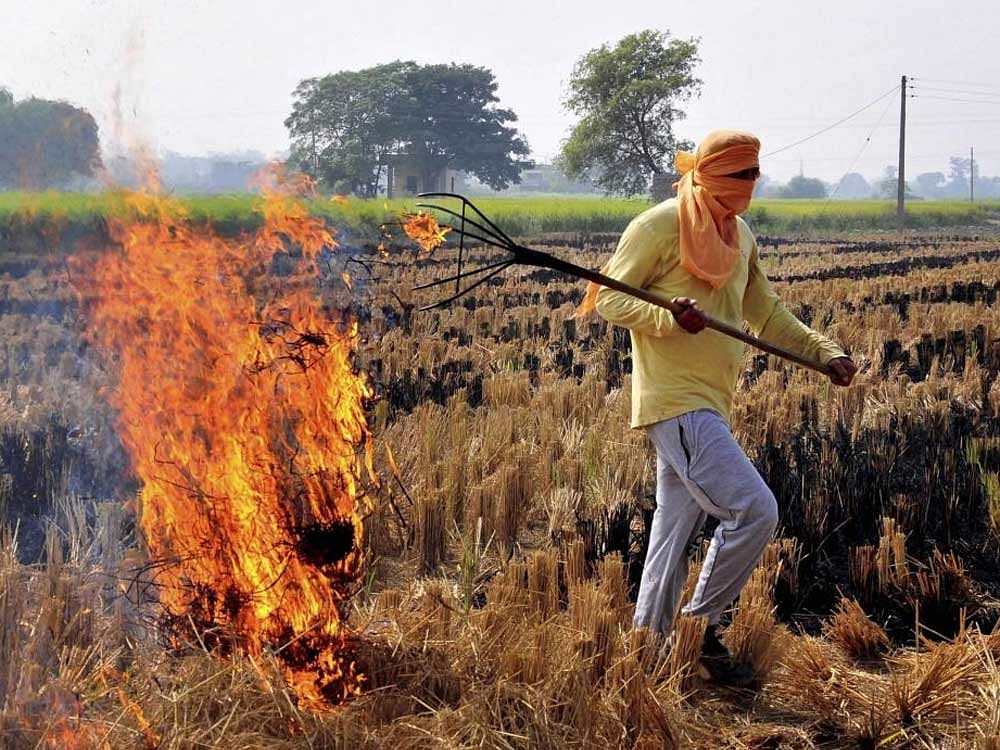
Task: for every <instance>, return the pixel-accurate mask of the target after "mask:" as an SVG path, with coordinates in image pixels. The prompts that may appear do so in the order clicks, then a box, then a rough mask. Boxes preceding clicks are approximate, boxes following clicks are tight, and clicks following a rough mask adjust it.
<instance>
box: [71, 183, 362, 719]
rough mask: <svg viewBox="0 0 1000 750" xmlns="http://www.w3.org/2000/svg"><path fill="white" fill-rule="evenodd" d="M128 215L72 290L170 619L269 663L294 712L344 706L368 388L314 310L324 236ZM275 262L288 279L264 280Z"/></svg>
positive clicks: (267, 225) (296, 228)
mask: <svg viewBox="0 0 1000 750" xmlns="http://www.w3.org/2000/svg"><path fill="white" fill-rule="evenodd" d="M302 187H303V186H302V185H296V190H297V191H298V190H300V189H301V188H302ZM128 200H129V202H130V203H131V204H132V205H133V207H134V208H135V209H136V212H137V214H138V215H139V216H140V217H141V218H140V219H139V220H138V221H135V222H133V223H130V224H118V225H115V226H113V228H112V231H113V236H114V238H115V240H116V241H117V243H118V244H119V245H120V247H119V249H117V250H113V251H108V252H107V253H104V254H102V255H101V256H100V258H99V259H98V261H97V263H96V267H94V268H92V269H91V268H86V267H84V266H83V265H82V264H81V267H80V268H79V269H78V276H85V277H86V278H87V279H88V281H86V282H82V286H83V288H82V289H81V292H83V293H84V295H85V296H86V295H93V297H94V298H95V299H96V302H95V304H94V308H93V310H92V311H91V315H90V319H89V327H88V336H89V337H90V339H91V340H93V341H95V342H98V343H100V344H101V345H103V346H105V347H107V348H108V349H109V350H111V351H113V352H114V353H115V354H116V356H117V365H118V368H119V385H118V388H117V391H116V392H115V394H114V395H113V398H112V401H113V405H114V406H115V407H116V408H117V409H118V411H119V419H118V428H119V433H120V435H121V438H122V441H123V442H124V444H125V446H126V447H127V449H128V451H129V455H130V457H131V460H132V465H133V470H134V471H135V473H136V474H137V475H138V477H139V478H140V479H141V480H142V485H143V488H142V493H141V496H140V498H139V523H140V526H141V527H142V531H143V537H144V539H145V542H146V546H147V548H148V553H149V556H150V558H151V559H152V560H155V561H158V562H159V563H162V564H164V567H163V568H162V570H161V571H160V573H159V574H158V577H157V582H158V583H159V584H160V586H159V589H158V592H159V600H160V603H161V605H162V607H163V608H164V610H165V614H166V617H167V620H168V622H171V621H172V622H174V623H177V626H178V627H184V624H185V623H190V622H194V623H195V624H196V626H198V627H199V629H201V630H203V631H204V632H206V633H209V634H214V635H205V636H204V637H205V638H209V639H215V640H214V645H215V646H216V647H217V648H219V649H220V650H223V651H224V650H226V649H229V648H233V647H235V648H237V649H239V650H241V651H244V652H246V653H249V654H250V655H252V656H255V657H259V656H261V655H263V654H264V653H265V651H270V652H272V653H277V654H278V658H279V660H280V662H281V665H282V669H283V672H284V676H285V678H286V680H287V681H288V683H289V684H290V686H291V687H292V688H293V689H294V690H295V692H296V693H297V694H298V696H299V698H300V700H301V701H302V702H303V703H304V704H306V705H311V706H314V707H321V706H324V705H327V704H328V703H330V702H337V701H340V700H342V699H344V698H346V697H348V696H350V695H353V694H356V693H358V692H359V691H360V687H361V682H362V677H361V676H360V675H359V674H358V670H357V667H356V666H355V664H354V662H353V660H352V659H351V657H350V656H349V651H348V637H349V634H348V633H347V631H346V629H345V625H344V624H343V619H344V618H343V607H344V606H345V604H346V600H347V598H348V597H349V596H350V594H351V592H352V591H353V590H354V588H355V586H356V584H355V581H356V579H357V578H358V576H359V575H360V572H361V564H362V552H361V538H362V537H361V534H362V526H361V518H362V516H363V515H364V513H365V508H364V507H359V503H360V500H359V498H358V493H357V489H356V480H357V477H358V472H359V469H361V468H362V467H361V459H360V456H359V446H363V445H365V444H366V443H367V441H368V430H367V425H366V421H365V412H364V401H365V399H366V398H367V397H368V396H369V389H368V385H367V383H366V381H365V379H364V378H363V376H361V375H360V374H359V373H357V372H356V371H355V369H354V367H353V364H352V355H353V351H354V348H355V345H356V342H357V329H356V324H355V323H353V322H351V321H340V320H331V319H329V317H328V316H327V315H326V314H325V313H324V307H323V305H322V303H321V300H319V299H318V298H317V295H316V288H317V286H318V285H317V283H316V282H317V277H318V274H319V266H318V263H317V260H318V256H319V254H320V252H321V251H324V249H329V248H333V247H336V244H335V242H334V240H333V237H332V236H331V234H330V233H329V231H328V230H327V229H326V228H325V226H324V225H323V224H322V223H321V222H320V221H318V220H316V219H314V218H312V217H310V216H309V215H308V214H307V213H306V211H305V208H304V207H303V206H302V205H301V203H300V202H299V201H297V200H292V199H291V198H289V197H287V196H284V195H279V194H272V195H270V196H268V197H267V198H266V201H265V204H264V207H263V213H264V226H263V228H262V229H261V230H259V231H258V232H257V233H256V234H254V235H253V236H250V237H246V238H243V239H240V240H235V241H233V240H224V239H222V238H220V237H217V236H215V235H213V234H212V233H211V232H209V231H207V230H204V229H201V228H196V227H194V226H192V225H191V224H189V223H188V222H186V221H184V220H183V219H182V218H180V219H179V218H178V216H179V215H180V212H179V211H178V208H177V207H176V206H173V205H172V204H171V203H170V202H169V201H168V200H167V199H164V198H160V197H156V196H150V195H146V194H141V193H138V194H132V195H130V196H129V197H128ZM289 247H293V248H295V249H296V252H295V253H292V254H290V255H289V257H293V258H297V259H298V260H297V262H296V267H295V270H294V271H293V272H291V273H284V272H283V273H282V274H280V275H279V274H273V273H271V272H270V269H271V268H272V265H273V263H272V262H273V260H274V258H275V255H276V253H288V248H289Z"/></svg>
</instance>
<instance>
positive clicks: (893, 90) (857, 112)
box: [761, 86, 897, 158]
mask: <svg viewBox="0 0 1000 750" xmlns="http://www.w3.org/2000/svg"><path fill="white" fill-rule="evenodd" d="M896 91H897V87H896V86H893V87H892V88H891V89H889V90H888V91H886V92H885V93H884V94H882V95H881V96H879V97H877V98H875V99H872V100H871V101H870V102H868V104H866V105H865V106H863V107H862V108H861V109H858V110H855V111H854V112H852V113H851V114H849V115H848V116H847V117H844V118H841V119H840V120H837V122H835V123H833V124H832V125H827V126H826V127H825V128H823V129H822V130H818V131H816V132H815V133H813V134H812V135H809V136H806V137H805V138H802V139H801V140H798V141H795V143H789V144H788V145H787V146H782V147H781V148H779V149H777V150H775V151H771V152H770V153H767V154H764V156H763V157H761V158H767V157H769V156H774V154H780V153H781V152H782V151H787V150H788V149H790V148H795V147H796V146H799V145H801V144H803V143H805V142H806V141H811V140H812V139H813V138H816V137H817V136H821V135H823V133H826V132H827V131H830V130H833V129H834V128H835V127H837V126H838V125H843V124H844V123H845V122H847V121H848V120H850V119H852V118H854V117H856V116H858V115H860V114H861V113H862V112H864V111H865V110H867V109H869V108H870V107H872V106H873V105H875V104H878V103H879V102H880V101H882V100H883V99H885V98H886V97H887V96H890V95H892V94H895V93H896Z"/></svg>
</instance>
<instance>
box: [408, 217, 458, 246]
mask: <svg viewBox="0 0 1000 750" xmlns="http://www.w3.org/2000/svg"><path fill="white" fill-rule="evenodd" d="M403 231H404V232H406V236H407V237H409V238H410V239H411V240H413V241H414V242H416V243H417V244H418V245H420V247H422V248H423V249H424V251H425V252H427V253H432V252H434V251H435V250H436V249H437V248H439V247H440V246H441V245H443V244H444V242H445V236H446V235H447V234H448V232H450V231H451V227H442V226H441V225H440V224H438V222H437V219H435V218H434V217H433V216H431V215H430V214H428V213H424V212H421V213H417V214H410V215H409V216H408V217H406V221H405V222H404V223H403Z"/></svg>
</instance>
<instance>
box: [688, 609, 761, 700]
mask: <svg viewBox="0 0 1000 750" xmlns="http://www.w3.org/2000/svg"><path fill="white" fill-rule="evenodd" d="M701 672H702V677H703V678H705V679H708V680H711V681H712V682H715V683H717V684H719V685H725V686H727V687H735V688H748V687H752V686H753V685H754V684H756V682H757V675H756V674H754V671H753V669H752V668H751V667H750V666H749V665H748V664H743V663H742V662H739V661H737V660H736V659H734V658H733V655H732V654H731V653H729V649H728V648H726V646H725V644H723V643H722V641H720V640H719V635H718V633H717V632H716V628H715V625H709V626H708V629H707V630H706V631H705V638H704V640H703V641H702V642H701Z"/></svg>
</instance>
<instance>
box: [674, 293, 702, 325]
mask: <svg viewBox="0 0 1000 750" xmlns="http://www.w3.org/2000/svg"><path fill="white" fill-rule="evenodd" d="M670 301H671V302H673V303H674V304H675V305H677V306H678V307H680V308H681V309H680V312H675V313H674V318H675V319H676V320H677V324H678V325H679V326H680V327H681V328H683V329H684V330H685V331H687V332H688V333H698V332H699V331H700V330H701V329H703V328H704V327H705V323H706V322H707V318H706V317H705V312H704V311H703V310H702V309H701V308H700V307H698V303H697V302H696V301H695V300H693V299H688V298H687V297H674V298H673V299H672V300H670Z"/></svg>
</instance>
